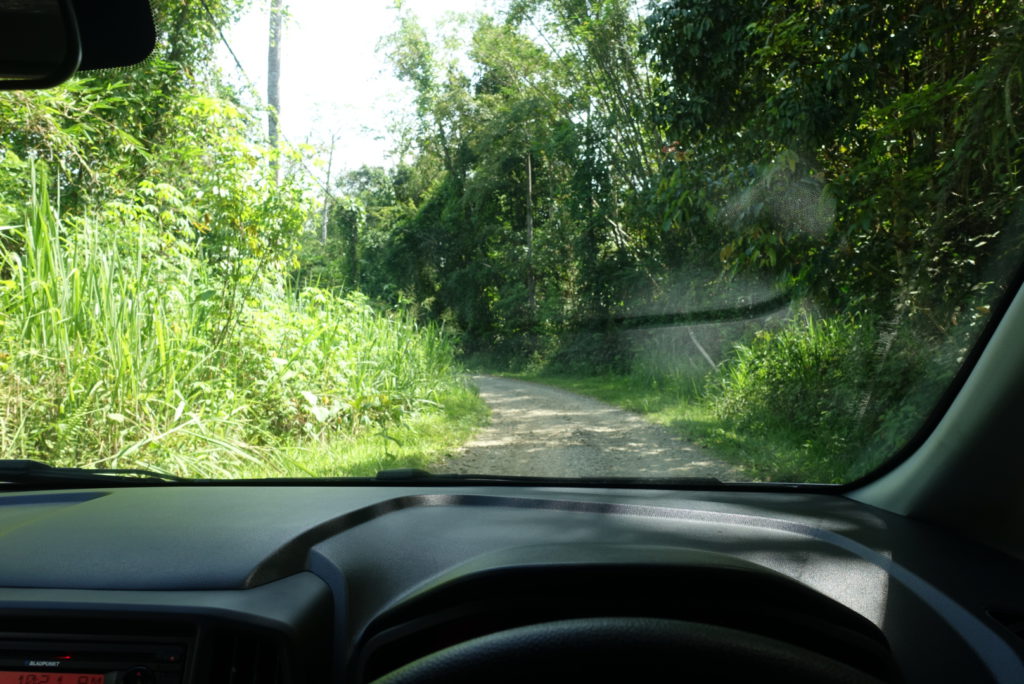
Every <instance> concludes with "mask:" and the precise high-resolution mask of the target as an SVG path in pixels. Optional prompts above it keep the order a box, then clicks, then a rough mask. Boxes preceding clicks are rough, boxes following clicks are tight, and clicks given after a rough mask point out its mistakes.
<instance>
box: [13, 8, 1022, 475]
mask: <svg viewBox="0 0 1024 684" xmlns="http://www.w3.org/2000/svg"><path fill="white" fill-rule="evenodd" d="M152 4H153V9H154V12H155V15H156V18H157V20H158V25H159V27H160V43H159V45H158V47H157V51H156V53H155V54H154V56H153V57H152V58H151V59H150V60H149V61H147V62H145V63H144V64H142V65H141V66H139V67H137V68H134V69H131V70H123V71H107V72H97V73H86V74H81V75H79V77H77V78H76V79H74V80H72V81H71V82H69V83H67V84H65V85H64V86H62V87H59V88H56V89H52V90H43V91H31V92H12V93H0V226H2V228H0V458H3V459H34V460H38V461H42V462H44V463H48V464H50V465H53V466H61V467H68V466H78V467H85V468H116V469H127V468H136V469H149V470H155V471H160V472H165V473H171V474H176V475H183V476H190V477H215V478H240V477H328V476H331V477H338V476H368V475H374V474H375V473H377V472H378V471H380V470H386V469H395V468H419V469H423V470H427V471H430V472H435V473H477V474H487V475H526V476H539V477H560V478H604V477H625V478H657V479H660V478H687V477H694V478H716V479H718V480H720V481H723V482H779V481H786V482H811V483H844V482H849V481H852V480H855V479H857V478H859V477H861V476H864V475H866V474H868V473H870V472H871V471H873V470H875V469H876V468H878V467H879V466H881V465H882V464H884V463H885V462H886V461H888V460H889V459H891V458H893V457H894V456H895V455H896V454H897V453H898V452H899V451H900V450H901V449H902V448H903V447H904V446H905V445H907V444H908V443H910V441H911V440H912V439H913V438H914V436H915V434H917V433H918V431H919V430H920V429H921V428H922V426H924V425H926V424H927V421H928V419H929V416H930V415H932V413H933V411H935V410H936V407H937V406H940V402H941V398H942V396H943V393H944V392H945V391H946V390H947V388H949V387H950V386H951V384H952V383H953V382H954V378H955V377H956V376H957V373H958V371H959V370H960V369H961V367H962V366H963V364H964V363H965V360H967V359H968V358H969V357H970V355H971V353H972V348H973V347H974V345H975V343H976V341H977V340H978V339H979V336H980V334H981V332H982V330H983V329H984V328H985V326H986V325H987V324H988V323H989V322H990V319H991V318H992V317H993V311H994V310H995V309H996V308H997V305H998V303H999V302H1000V301H1001V300H1002V299H1004V298H1005V296H1006V295H1007V292H1008V291H1009V290H1010V289H1011V285H1012V284H1013V282H1014V281H1013V278H1014V277H1015V276H1014V274H1015V272H1016V269H1017V267H1018V265H1019V263H1020V261H1021V250H1022V247H1024V243H1022V232H1021V226H1022V223H1024V204H1022V201H1021V198H1022V197H1024V191H1022V186H1024V179H1022V171H1021V163H1022V160H1024V138H1022V132H1024V118H1022V112H1024V76H1022V57H1021V55H1022V54H1024V10H1022V8H1021V5H1020V4H1019V3H1016V2H1003V1H1002V0H975V1H972V2H966V3H945V4H935V3H932V2H929V1H924V0H922V1H920V2H907V3H891V2H874V1H871V2H863V3H834V4H833V3H823V2H782V1H779V0H769V1H768V2H763V1H762V0H757V1H754V0H738V1H736V2H728V3H725V2H720V1H718V0H662V1H660V2H646V1H645V0H495V1H494V2H473V1H472V0H451V1H450V2H448V3H447V4H445V3H440V2H437V0H404V1H399V2H391V1H390V0H387V1H386V0H369V1H367V2H362V3H347V2H346V3H328V2H314V1H313V0H259V1H258V2H257V1H256V0H200V2H198V3H196V2H193V3H181V2H174V1H172V0H156V1H154V2H153V3H152Z"/></svg>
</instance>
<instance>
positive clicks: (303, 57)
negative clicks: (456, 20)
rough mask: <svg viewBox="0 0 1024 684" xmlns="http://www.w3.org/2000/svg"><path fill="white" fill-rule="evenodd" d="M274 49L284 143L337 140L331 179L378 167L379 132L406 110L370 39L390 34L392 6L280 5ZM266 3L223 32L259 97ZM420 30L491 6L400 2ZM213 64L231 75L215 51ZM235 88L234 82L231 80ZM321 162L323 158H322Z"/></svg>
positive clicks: (309, 1)
mask: <svg viewBox="0 0 1024 684" xmlns="http://www.w3.org/2000/svg"><path fill="white" fill-rule="evenodd" d="M284 3H285V5H286V6H287V8H288V11H289V13H290V17H289V18H288V19H286V25H285V30H284V39H283V41H282V47H281V129H282V131H283V133H284V136H285V137H286V138H287V139H288V140H289V141H290V142H292V143H304V142H308V143H310V144H314V145H317V146H321V147H324V148H325V147H326V146H327V145H328V144H329V141H330V139H331V135H332V133H333V134H336V135H337V137H338V140H337V144H336V146H335V151H334V174H332V175H334V176H335V177H337V174H338V173H342V172H344V171H346V170H352V169H355V168H358V167H359V166H361V165H362V164H374V165H386V164H387V159H388V152H389V151H390V150H391V148H392V147H393V142H392V141H391V140H390V137H389V135H388V131H387V126H388V123H389V121H390V120H391V118H392V113H393V112H396V111H402V110H408V108H409V107H411V94H410V91H409V89H408V88H407V87H406V86H405V85H404V84H402V83H401V82H400V81H398V80H397V79H396V78H395V77H394V75H393V72H392V68H391V66H390V64H388V62H387V59H386V58H385V56H384V55H383V54H378V53H377V52H376V48H377V43H378V41H379V40H380V39H381V38H382V37H383V36H385V35H387V34H389V33H392V32H394V30H395V29H396V28H397V26H398V16H399V15H398V12H397V11H396V9H395V8H394V5H395V3H394V0H284ZM269 5H270V3H269V0H253V9H252V10H250V11H249V12H248V14H247V15H246V16H244V17H243V18H242V19H241V20H240V21H239V22H238V24H236V25H235V26H233V27H231V28H230V29H229V30H228V31H226V32H225V35H226V37H227V40H228V42H229V43H230V44H231V47H232V48H233V50H234V51H235V54H236V55H237V56H238V59H239V61H240V62H241V63H242V66H243V67H244V69H245V71H246V73H247V74H248V76H249V78H251V79H252V81H253V82H254V83H255V85H256V87H257V88H258V89H259V90H260V94H261V97H263V98H264V99H265V97H266V82H267V73H266V72H267V32H268V11H267V8H268V7H269ZM404 5H405V7H406V8H407V9H408V10H411V11H412V12H413V13H414V14H415V15H417V16H418V17H419V19H420V23H421V24H423V26H425V27H426V28H427V29H428V30H430V29H432V28H433V27H434V26H436V25H437V24H438V22H440V21H441V20H442V19H443V18H444V16H445V15H446V14H447V13H449V12H471V11H474V10H478V9H490V8H491V7H493V2H492V0H405V1H404ZM220 64H221V65H222V67H223V68H224V70H225V71H226V72H227V73H229V74H230V73H237V68H236V67H235V65H234V60H232V59H231V57H230V56H229V55H228V53H227V50H226V49H225V48H223V47H221V49H220ZM239 82H241V79H240V77H239ZM324 156H325V157H326V153H325V155H324Z"/></svg>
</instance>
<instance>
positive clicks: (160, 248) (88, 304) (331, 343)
mask: <svg viewBox="0 0 1024 684" xmlns="http://www.w3.org/2000/svg"><path fill="white" fill-rule="evenodd" d="M32 187H33V196H32V198H31V202H29V203H28V206H27V209H26V214H25V220H24V223H23V225H21V226H8V227H6V228H4V229H2V231H0V458H31V459H37V460H42V461H45V462H48V463H51V464H53V465H59V466H81V467H115V468H129V467H141V468H149V469H155V470H161V471H165V472H170V473H174V474H178V475H186V476H199V477H237V476H248V477H260V476H287V475H295V476H304V475H310V474H316V475H324V474H330V475H336V476H337V475H346V474H361V475H364V474H372V472H373V471H375V470H377V469H379V468H381V467H397V466H399V465H416V466H424V465H427V464H428V463H429V462H430V461H431V460H433V459H436V458H440V457H441V456H443V455H444V454H445V453H447V452H448V451H450V450H451V449H452V448H453V447H454V446H455V445H457V444H458V443H460V441H461V440H463V439H465V438H466V437H467V436H468V434H469V433H470V432H471V430H472V429H473V428H474V427H475V426H477V425H479V424H480V423H481V422H482V420H483V419H484V418H483V417H482V416H483V413H484V412H485V411H486V409H485V407H484V405H483V402H482V401H481V400H480V399H479V397H477V396H476V395H475V393H473V392H472V391H471V390H470V389H468V388H467V387H466V385H465V384H464V383H463V381H462V379H461V375H462V369H461V367H460V366H459V364H458V363H457V362H456V359H455V356H456V348H455V345H454V342H453V338H452V336H451V335H449V334H448V333H447V332H446V331H445V329H444V328H443V327H441V326H438V325H432V324H427V325H424V324H421V323H420V322H419V321H418V320H416V319H415V318H414V317H413V316H412V315H410V314H409V313H408V312H405V311H402V310H397V309H394V310H382V309H379V308H377V307H375V306H373V305H372V304H371V303H370V302H369V301H367V300H366V298H365V297H363V296H362V295H360V294H359V293H349V294H347V295H345V296H336V295H333V294H331V293H329V292H324V291H320V290H315V289H307V290H304V291H302V292H298V293H296V292H289V291H287V290H286V289H285V288H284V287H283V286H281V285H280V284H278V283H279V282H280V279H275V278H274V277H273V274H272V273H271V274H270V275H269V276H268V275H267V274H264V273H261V272H260V268H259V265H258V264H257V265H254V267H253V268H251V269H250V271H251V273H250V276H249V277H248V280H246V281H244V282H241V283H240V282H237V281H236V282H225V281H224V279H218V278H217V277H216V276H214V275H213V274H212V273H213V269H211V268H210V267H209V265H208V264H206V263H205V262H204V261H203V259H202V258H201V257H200V256H199V255H198V252H197V250H195V249H194V247H192V246H190V245H188V244H185V243H182V242H181V241H180V240H175V239H174V238H173V236H168V235H167V234H166V232H165V231H162V230H161V229H160V228H158V227H156V226H153V225H149V224H147V223H146V222H145V221H144V220H143V219H142V218H140V217H138V216H135V217H133V218H132V219H131V220H128V221H125V220H123V219H122V220H120V221H119V220H118V217H117V216H114V215H111V214H100V215H98V216H93V217H91V218H81V219H80V220H78V221H76V222H75V223H74V224H73V225H62V223H61V221H60V220H59V219H58V217H57V216H56V214H55V212H54V211H53V209H52V204H51V202H50V199H49V197H48V195H47V192H46V187H47V182H46V179H45V177H36V176H33V178H32Z"/></svg>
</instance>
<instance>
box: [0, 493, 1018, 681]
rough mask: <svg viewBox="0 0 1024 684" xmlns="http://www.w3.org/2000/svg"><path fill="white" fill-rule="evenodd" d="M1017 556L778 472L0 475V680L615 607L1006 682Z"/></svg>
mask: <svg viewBox="0 0 1024 684" xmlns="http://www.w3.org/2000/svg"><path fill="white" fill-rule="evenodd" d="M1021 577H1024V567H1022V563H1021V562H1020V561H1019V560H1017V559H1015V558H1011V557H1009V556H1006V555H1002V554H1001V553H998V552H996V551H993V550H991V549H989V548H987V547H984V546H981V545H977V544H974V543H972V542H969V541H967V540H965V539H959V538H957V537H955V536H953V535H950V534H948V533H946V532H943V531H940V530H938V529H936V528H932V527H930V526H928V525H926V524H924V523H919V522H914V521H912V520H908V519H906V518H903V517H901V516H898V515H893V514H890V513H886V512H883V511H880V510H878V509H874V508H872V507H870V506H867V505H865V504H862V503H858V502H856V501H852V500H850V499H848V498H845V497H843V496H835V495H830V494H809V493H800V492H795V491H794V492H755V491H729V492H726V491H669V490H650V489H623V490H606V489H580V488H526V487H503V486H486V487H484V486H472V487H344V486H342V487H329V486H294V487H287V486H286V487H281V486H183V487H178V486H175V487H132V488H117V489H108V490H75V491H60V492H52V491H51V492H21V493H9V494H5V495H3V496H2V497H0V587H2V588H0V670H3V671H8V672H18V673H20V674H18V675H17V677H21V679H17V678H14V675H11V676H10V677H8V678H7V679H4V678H3V677H4V676H6V675H3V674H2V673H0V682H4V683H6V682H8V681H11V682H18V683H19V684H26V683H28V684H35V683H42V682H49V683H50V684H63V682H72V681H75V682H85V683H86V684H93V682H104V683H107V682H120V681H140V682H141V681H152V682H207V681H209V682H222V681H223V682H229V681H230V682H236V681H237V682H305V681H372V680H375V679H377V678H380V677H385V678H386V677H388V676H392V675H393V673H395V672H399V671H401V669H402V668H403V667H405V666H408V665H409V664H410V663H412V662H414V661H416V660H417V659H420V658H424V657H427V656H429V655H430V654H431V653H434V652H438V651H441V650H444V649H446V648H451V647H453V646H457V645H459V644H461V643H465V642H467V641H471V640H473V639H477V638H480V637H485V636H487V635H489V634H495V633H500V632H504V631H507V630H514V629H517V628H519V629H522V628H525V627H527V626H531V625H537V624H548V623H555V622H558V621H565V620H579V619H589V620H594V619H611V618H627V617H628V618H630V619H633V618H644V619H668V620H686V621H689V622H691V623H700V624H702V625H712V626H715V628H719V627H720V628H728V629H741V630H743V631H744V632H745V633H755V634H760V635H763V636H765V637H769V638H773V639H783V640H785V641H788V642H790V643H793V644H796V645H798V646H799V647H801V648H804V649H807V650H808V651H811V652H815V653H825V654H827V655H829V656H830V657H833V658H836V659H838V660H840V661H845V663H846V664H847V665H849V666H851V667H854V668H855V669H857V670H858V671H861V672H864V673H866V674H867V675H869V676H873V677H877V678H878V679H879V680H880V681H886V680H889V681H907V682H986V681H998V682H1021V681H1024V664H1022V654H1024V640H1022V637H1021V634H1020V632H1021V622H1022V619H1021V616H1024V591H1022V588H1021ZM687 667H688V665H687V661H686V659H680V662H679V673H680V674H685V673H686V672H687ZM62 672H65V673H69V675H70V674H73V675H74V676H75V677H77V678H76V679H71V678H67V677H65V678H64V679H58V678H56V676H57V675H58V674H60V673H62ZM45 675H49V676H51V677H53V678H51V679H47V678H45ZM90 676H91V677H93V679H89V678H88V677H90ZM32 677H34V678H32ZM97 677H99V678H97ZM442 679H443V677H442ZM499 679H500V678H499ZM695 681H702V680H701V679H700V678H696V679H695Z"/></svg>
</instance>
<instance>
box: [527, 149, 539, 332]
mask: <svg viewBox="0 0 1024 684" xmlns="http://www.w3.org/2000/svg"><path fill="white" fill-rule="evenodd" d="M526 296H527V302H528V304H529V307H530V315H531V316H532V315H533V314H534V313H535V312H536V311H537V282H536V278H535V277H534V273H533V153H532V152H527V153H526Z"/></svg>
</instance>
